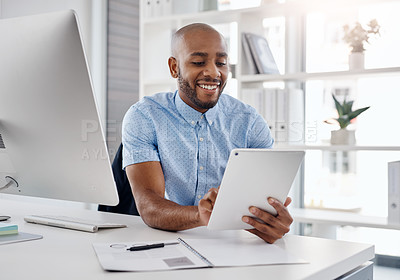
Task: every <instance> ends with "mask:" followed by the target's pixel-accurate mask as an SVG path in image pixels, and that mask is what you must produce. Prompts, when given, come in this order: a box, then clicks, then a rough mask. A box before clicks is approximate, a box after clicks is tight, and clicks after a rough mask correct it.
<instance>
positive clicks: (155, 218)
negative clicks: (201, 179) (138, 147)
mask: <svg viewBox="0 0 400 280" xmlns="http://www.w3.org/2000/svg"><path fill="white" fill-rule="evenodd" d="M125 171H126V174H127V176H128V179H129V182H130V184H131V187H132V193H133V196H134V198H135V202H136V205H137V208H138V211H139V213H140V216H141V217H142V219H143V221H144V222H145V223H146V224H147V225H148V226H150V227H154V228H159V229H164V230H171V231H178V230H185V229H190V228H194V227H198V226H204V225H207V224H208V220H209V219H210V214H211V209H212V205H213V204H214V202H215V198H216V196H217V190H216V189H211V190H210V191H209V192H208V193H207V194H206V195H205V196H204V198H203V199H202V200H201V201H200V202H199V206H182V205H179V204H177V203H175V202H172V201H170V200H167V199H165V198H164V195H165V181H164V173H163V171H162V168H161V164H160V162H158V161H150V162H143V163H137V164H132V165H129V166H127V167H126V168H125Z"/></svg>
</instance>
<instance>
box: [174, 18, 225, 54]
mask: <svg viewBox="0 0 400 280" xmlns="http://www.w3.org/2000/svg"><path fill="white" fill-rule="evenodd" d="M198 32H210V33H216V34H218V35H219V36H220V37H221V39H222V40H223V41H224V42H225V38H224V36H222V35H221V34H220V33H219V32H218V31H217V30H215V29H214V28H213V27H212V26H210V25H208V24H205V23H192V24H189V25H186V26H184V27H182V28H181V29H179V30H178V31H176V32H175V33H174V34H173V36H172V40H171V51H172V56H174V57H177V55H178V54H177V52H178V51H179V48H180V46H181V44H182V40H183V39H184V38H185V36H186V34H189V33H190V34H195V33H198ZM225 44H226V43H225Z"/></svg>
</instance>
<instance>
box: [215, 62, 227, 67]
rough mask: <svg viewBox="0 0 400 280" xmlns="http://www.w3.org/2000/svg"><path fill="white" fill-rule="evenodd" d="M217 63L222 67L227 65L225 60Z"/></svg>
mask: <svg viewBox="0 0 400 280" xmlns="http://www.w3.org/2000/svg"><path fill="white" fill-rule="evenodd" d="M216 64H217V66H220V67H221V66H225V65H226V63H225V62H217V63H216Z"/></svg>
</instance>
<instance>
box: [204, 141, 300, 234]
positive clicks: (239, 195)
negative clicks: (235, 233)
mask: <svg viewBox="0 0 400 280" xmlns="http://www.w3.org/2000/svg"><path fill="white" fill-rule="evenodd" d="M304 154H305V152H304V151H291V150H285V151H283V150H274V149H234V150H232V152H231V154H230V156H229V160H228V163H227V166H226V169H225V173H224V177H223V178H222V182H221V186H220V189H219V192H218V196H217V199H216V201H215V204H214V208H213V211H212V213H211V217H210V221H209V223H208V226H207V228H208V229H211V230H228V229H229V230H232V229H250V228H251V226H250V225H248V224H246V223H244V222H243V221H242V217H243V216H245V215H246V216H252V215H251V213H250V212H249V207H250V206H256V207H259V208H260V209H263V210H265V211H268V212H270V213H272V214H274V215H275V214H276V210H275V208H273V207H272V206H271V205H270V204H269V203H268V201H267V198H268V197H274V198H276V199H278V200H279V201H281V202H284V201H285V200H286V197H287V195H288V193H289V190H290V188H291V186H292V184H293V181H294V178H295V177H296V174H297V172H298V170H299V167H300V165H301V163H302V161H303V159H304Z"/></svg>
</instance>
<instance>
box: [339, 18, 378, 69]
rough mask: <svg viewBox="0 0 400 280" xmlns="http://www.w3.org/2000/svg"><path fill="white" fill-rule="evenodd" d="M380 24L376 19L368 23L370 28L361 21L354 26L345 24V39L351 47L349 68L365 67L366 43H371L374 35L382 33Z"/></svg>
mask: <svg viewBox="0 0 400 280" xmlns="http://www.w3.org/2000/svg"><path fill="white" fill-rule="evenodd" d="M379 29H380V25H379V24H378V22H377V20H376V19H373V20H371V21H370V22H369V23H368V28H367V29H365V28H364V27H363V26H362V25H361V24H360V23H359V22H356V23H355V25H354V26H353V28H350V26H349V25H348V24H346V25H345V26H343V31H344V36H343V40H344V41H345V42H346V43H348V44H349V46H350V47H351V52H350V55H349V69H350V70H351V69H363V68H364V51H365V48H364V46H365V43H369V41H368V40H369V39H370V37H371V36H372V35H380V33H379Z"/></svg>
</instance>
